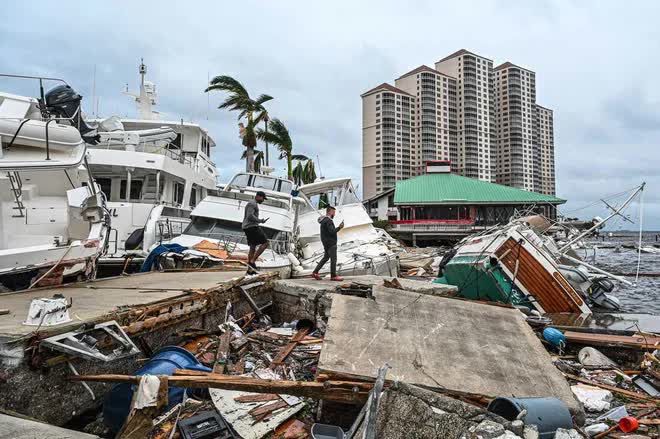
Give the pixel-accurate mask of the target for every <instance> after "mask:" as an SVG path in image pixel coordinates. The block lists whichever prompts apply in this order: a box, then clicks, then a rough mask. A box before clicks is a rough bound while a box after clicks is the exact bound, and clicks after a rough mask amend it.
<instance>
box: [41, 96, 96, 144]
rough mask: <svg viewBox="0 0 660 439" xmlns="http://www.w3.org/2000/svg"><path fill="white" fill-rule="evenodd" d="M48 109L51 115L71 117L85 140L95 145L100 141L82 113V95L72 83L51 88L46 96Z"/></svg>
mask: <svg viewBox="0 0 660 439" xmlns="http://www.w3.org/2000/svg"><path fill="white" fill-rule="evenodd" d="M44 100H45V101H46V102H45V104H46V109H47V110H48V112H49V113H50V114H51V115H54V116H56V117H62V118H67V119H71V122H72V124H73V126H75V127H76V128H77V129H78V131H80V135H81V136H82V137H83V139H84V140H85V142H87V143H91V144H93V145H95V144H97V143H99V136H98V135H97V134H96V131H95V130H94V129H93V128H92V127H90V126H89V125H87V123H86V122H85V121H84V120H83V118H82V114H80V112H81V109H80V101H81V100H82V96H80V95H79V94H78V93H76V91H75V90H74V89H73V88H71V86H70V85H58V86H57V87H55V88H53V89H51V90H49V91H48V93H46V95H45V96H44Z"/></svg>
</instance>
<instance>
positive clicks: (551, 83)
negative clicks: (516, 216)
mask: <svg viewBox="0 0 660 439" xmlns="http://www.w3.org/2000/svg"><path fill="white" fill-rule="evenodd" d="M659 13H660V3H657V2H652V1H641V2H635V3H634V4H632V5H631V4H626V3H623V2H616V1H613V0H612V1H597V0H585V1H563V2H556V1H536V2H528V1H504V0H484V1H481V2H468V3H465V2H464V3H458V2H453V3H452V2H447V3H443V2H432V1H423V2H422V1H420V2H409V3H401V2H395V1H393V0H384V1H379V2H376V1H369V2H351V1H348V0H338V1H335V2H331V3H327V2H326V3H318V2H305V1H302V0H292V1H288V2H279V3H273V2H259V1H254V0H247V1H244V2H241V3H237V4H235V5H230V4H227V3H222V2H220V3H219V2H211V1H200V2H189V3H185V4H181V3H180V2H171V1H159V2H156V1H145V2H129V1H128V0H124V1H116V2H106V3H90V4H85V5H81V4H80V3H78V2H67V1H63V2H57V3H54V2H47V1H32V2H29V4H28V3H16V2H13V3H11V4H8V5H4V7H3V15H4V16H3V18H4V19H3V20H2V22H0V53H2V54H3V56H2V57H0V72H7V73H24V74H39V75H52V76H59V77H63V78H65V79H66V80H67V81H68V82H69V83H71V84H72V85H73V86H74V87H75V88H76V89H77V90H78V91H79V92H80V93H82V94H83V95H84V96H85V97H86V100H85V102H84V105H85V106H86V110H87V111H88V112H89V111H90V110H91V108H92V105H91V99H90V98H91V94H92V73H93V71H94V66H96V90H97V92H96V94H97V96H99V97H100V109H101V113H102V114H103V115H110V114H120V115H133V114H134V107H133V104H132V103H131V101H130V100H129V99H128V98H126V97H124V96H122V95H121V91H122V90H123V89H124V87H125V85H126V84H127V83H128V84H129V87H130V88H131V89H132V90H135V89H136V87H137V81H138V76H137V65H138V64H139V59H140V58H141V57H144V58H145V61H146V63H147V64H148V67H149V78H150V79H151V80H153V81H154V82H156V84H157V86H158V91H159V94H160V105H159V107H160V110H161V111H162V112H164V113H166V114H167V117H168V118H170V119H175V120H176V119H179V118H184V119H186V120H195V121H197V122H199V123H201V124H203V125H204V126H206V127H207V128H208V129H209V130H210V132H211V133H212V135H213V136H214V138H215V140H216V142H217V144H218V146H217V148H216V150H215V153H214V160H215V161H216V163H217V164H218V166H219V168H220V170H221V173H222V179H223V181H224V180H226V179H228V178H229V177H230V176H231V174H232V173H234V172H236V171H237V170H239V169H241V168H242V167H243V164H242V163H240V162H239V161H238V157H239V156H240V154H241V148H242V147H241V145H240V142H239V139H238V137H237V129H236V115H235V114H230V113H227V112H224V111H220V110H217V109H216V107H217V105H218V103H219V102H220V100H221V99H222V97H221V96H220V95H219V94H217V93H214V94H212V95H211V96H210V97H209V96H207V95H206V94H205V93H203V90H204V88H205V85H206V82H207V76H208V75H210V76H214V75H218V74H229V75H232V76H235V77H236V78H238V79H239V80H240V81H242V82H243V83H244V84H245V85H246V86H247V87H248V89H249V90H250V91H251V92H252V93H255V94H257V93H268V94H272V95H273V96H275V100H274V101H272V102H271V103H270V106H269V110H270V112H271V114H272V115H273V116H275V117H279V118H281V119H282V120H284V121H285V123H286V124H287V125H288V126H289V128H290V131H291V133H292V135H293V137H294V142H295V145H296V147H297V148H298V152H302V153H306V154H308V155H311V156H316V155H317V154H318V156H319V157H320V160H321V165H322V168H323V171H324V173H325V174H326V175H328V176H337V175H350V176H352V177H353V178H355V179H356V180H357V181H358V182H359V181H360V180H361V150H360V146H361V103H360V97H359V95H360V94H361V93H362V92H364V91H365V90H367V89H369V88H371V87H373V86H375V85H377V84H380V83H381V82H384V81H389V82H392V81H393V80H394V78H396V77H398V76H399V75H400V74H402V73H404V72H406V71H408V70H411V69H412V68H414V67H417V66H418V65H420V64H427V65H431V66H432V65H433V63H434V62H435V61H437V60H438V59H439V58H441V57H442V56H444V55H446V54H448V53H451V52H453V51H455V50H457V49H459V48H468V49H470V50H473V51H475V52H477V53H480V54H482V55H483V56H486V57H489V58H492V59H493V60H494V61H495V63H500V62H503V61H507V60H510V61H512V62H514V63H517V64H520V65H522V66H525V67H528V68H530V69H532V70H534V71H536V72H537V90H538V91H537V94H538V96H537V98H538V101H539V103H541V104H542V105H545V106H548V107H550V108H553V109H554V110H555V137H556V138H555V141H556V157H557V163H556V167H557V174H558V195H559V196H562V197H563V198H567V199H569V203H568V204H567V205H566V207H565V210H567V211H568V210H570V209H575V208H577V207H580V206H583V205H585V204H588V203H590V202H592V201H594V200H597V199H598V198H599V197H602V196H603V195H606V194H611V193H616V192H621V191H623V190H624V189H628V188H632V187H634V186H635V185H637V184H639V183H640V182H641V181H642V180H645V181H647V183H648V187H649V189H648V191H647V194H646V197H645V201H646V202H647V208H646V209H645V210H646V212H647V215H646V221H645V223H646V224H648V225H649V227H651V228H660V207H659V205H660V200H659V199H658V197H657V196H656V195H655V189H656V188H658V185H659V184H660V177H658V176H657V174H658V172H657V171H656V170H657V169H659V166H658V165H660V152H658V150H657V148H658V147H657V145H658V144H659V141H660V132H659V130H658V127H660V116H659V115H660V112H659V111H658V110H657V104H658V102H659V101H660V90H659V88H658V86H657V85H656V84H657V79H656V76H657V75H656V73H655V72H657V71H658V70H659V68H660V60H658V59H657V57H655V56H652V54H655V53H658V51H659V50H658V49H660V27H658V26H657V23H656V20H655V17H657V16H658V15H660V14H659ZM0 86H1V87H2V89H3V90H8V91H15V92H19V93H34V92H36V89H34V88H32V89H31V90H28V89H27V88H25V87H23V88H20V87H19V88H18V89H16V88H12V89H9V88H6V87H8V86H9V85H8V84H6V82H5V81H0ZM209 103H210V105H209ZM273 155H274V154H273ZM276 165H277V169H278V170H280V171H281V170H283V169H284V166H285V165H284V163H282V162H276ZM604 213H605V210H604V209H603V208H602V207H600V206H596V207H593V208H590V209H585V210H582V211H580V214H581V215H582V214H583V215H584V216H591V215H596V214H600V215H601V216H602V215H603V214H604Z"/></svg>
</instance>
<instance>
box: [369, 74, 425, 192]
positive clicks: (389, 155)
mask: <svg viewBox="0 0 660 439" xmlns="http://www.w3.org/2000/svg"><path fill="white" fill-rule="evenodd" d="M415 101H416V98H415V96H413V95H412V94H410V93H407V92H405V91H403V90H401V89H399V88H396V87H393V86H391V85H389V84H386V83H383V84H381V85H379V86H378V87H375V88H372V89H371V90H369V91H367V92H366V93H363V94H362V194H363V197H364V198H367V197H369V196H371V195H375V194H377V193H380V192H382V191H384V190H385V189H387V188H391V187H394V185H395V183H396V181H397V180H405V179H407V178H410V177H412V176H414V175H417V174H415V173H414V168H415V166H416V161H415V160H416V158H415V154H416V147H415V140H414V134H413V133H414V132H416V131H415V130H413V124H414V123H415V105H416V104H415ZM369 194H371V195H369Z"/></svg>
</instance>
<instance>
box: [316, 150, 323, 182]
mask: <svg viewBox="0 0 660 439" xmlns="http://www.w3.org/2000/svg"><path fill="white" fill-rule="evenodd" d="M316 161H317V163H318V164H319V176H320V178H321V180H323V178H324V177H323V169H321V159H320V158H319V155H318V154H316Z"/></svg>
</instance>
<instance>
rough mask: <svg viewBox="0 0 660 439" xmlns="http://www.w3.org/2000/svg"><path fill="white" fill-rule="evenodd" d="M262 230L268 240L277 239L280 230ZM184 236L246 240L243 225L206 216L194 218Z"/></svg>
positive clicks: (235, 240)
mask: <svg viewBox="0 0 660 439" xmlns="http://www.w3.org/2000/svg"><path fill="white" fill-rule="evenodd" d="M261 229H262V230H263V231H264V234H265V235H266V238H268V239H275V237H276V235H277V234H278V233H279V231H278V230H274V229H269V228H267V227H262V228H261ZM183 234H184V235H195V236H202V237H204V238H211V239H218V240H225V241H233V242H242V241H244V240H245V234H244V233H243V229H242V228H241V223H239V222H236V221H227V220H221V219H216V218H208V217H204V216H194V217H193V218H192V221H191V222H190V224H188V227H187V228H186V230H184V232H183Z"/></svg>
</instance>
